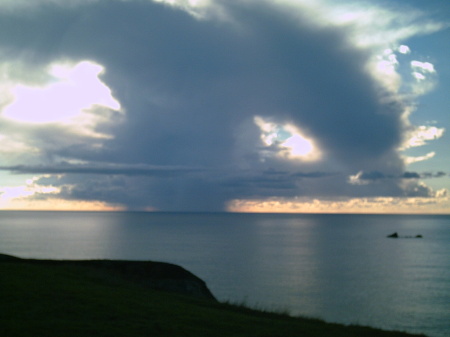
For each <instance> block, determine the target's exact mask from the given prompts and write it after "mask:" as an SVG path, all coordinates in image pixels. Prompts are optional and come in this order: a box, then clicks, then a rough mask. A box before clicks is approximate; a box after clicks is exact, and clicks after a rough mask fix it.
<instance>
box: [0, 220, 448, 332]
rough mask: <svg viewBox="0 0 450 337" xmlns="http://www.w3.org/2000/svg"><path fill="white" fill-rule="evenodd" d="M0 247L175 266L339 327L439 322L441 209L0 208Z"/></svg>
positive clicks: (253, 301)
mask: <svg viewBox="0 0 450 337" xmlns="http://www.w3.org/2000/svg"><path fill="white" fill-rule="evenodd" d="M395 231H396V232H399V233H400V234H402V235H416V234H419V233H420V234H422V235H423V236H424V238H423V239H388V238H386V235H387V234H390V233H392V232H395ZM0 252H2V253H6V254H12V255H17V256H20V257H32V258H56V259H93V258H108V259H130V260H159V261H167V262H172V263H177V264H180V265H182V266H183V267H185V268H187V269H189V270H190V271H192V272H193V273H195V274H197V275H198V276H200V277H201V278H203V279H204V280H205V281H206V282H207V284H208V285H209V287H210V288H211V290H212V292H213V293H214V294H215V295H216V296H217V297H218V298H219V299H220V300H231V301H236V302H242V301H244V302H246V303H247V304H249V305H253V306H257V307H262V308H267V309H279V310H284V309H287V310H289V311H290V312H291V313H292V314H302V315H306V316H312V317H321V318H324V319H326V320H328V321H335V322H341V323H358V324H367V325H372V326H377V327H382V328H387V329H400V330H407V331H410V332H425V333H427V334H429V335H430V336H444V335H445V334H446V332H448V322H449V321H450V309H449V307H448V303H450V282H449V281H450V259H449V256H450V217H449V216H381V215H380V216H373V215H372V216H371V215H261V214H259V215H255V214H254V215H250V214H170V213H89V212H86V213H83V212H79V213H76V212H0ZM446 329H447V330H446Z"/></svg>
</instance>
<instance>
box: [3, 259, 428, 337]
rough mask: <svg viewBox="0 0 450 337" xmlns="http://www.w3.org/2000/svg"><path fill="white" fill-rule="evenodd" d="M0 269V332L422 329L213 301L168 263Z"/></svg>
mask: <svg viewBox="0 0 450 337" xmlns="http://www.w3.org/2000/svg"><path fill="white" fill-rule="evenodd" d="M155 267H156V268H155ZM0 271H1V272H0V275H3V276H2V277H1V282H0V283H1V284H0V286H1V287H2V289H3V295H2V297H3V298H1V301H0V302H1V304H0V306H2V309H1V312H4V313H5V315H3V317H2V318H0V320H1V324H0V333H1V334H2V335H4V336H8V335H14V336H29V335H31V334H32V335H37V336H55V335H65V336H80V335H83V336H94V335H95V336H110V335H127V336H130V337H131V336H146V335H152V336H180V335H184V336H211V335H215V336H241V335H242V336H267V335H271V336H298V335H302V336H324V335H325V336H326V335H330V336H331V335H333V336H343V337H344V336H346V337H351V336H380V337H384V336H386V337H388V336H392V337H396V336H398V337H400V336H404V337H407V336H424V335H414V334H408V333H404V332H395V331H384V330H380V329H374V328H370V327H362V326H354V325H342V324H335V323H326V322H324V321H321V320H318V319H309V318H301V317H291V316H289V315H288V314H286V313H271V312H266V311H261V310H255V309H250V308H246V307H244V306H240V305H232V304H227V303H219V302H218V301H217V300H216V299H215V298H214V296H213V294H211V293H210V292H209V289H208V288H207V285H206V284H205V283H204V281H203V280H201V279H200V278H198V277H197V276H195V275H194V274H192V273H190V272H189V271H187V270H185V269H184V268H182V267H180V266H177V265H173V264H168V263H161V262H152V261H145V262H144V261H122V260H37V259H21V258H17V257H14V256H10V255H3V254H0ZM174 284H178V286H175V287H174ZM180 284H183V286H182V287H180V286H179V285H180ZM180 289H181V290H180ZM199 289H202V291H200V292H199ZM36 331H39V332H38V333H36ZM13 332H14V333H13Z"/></svg>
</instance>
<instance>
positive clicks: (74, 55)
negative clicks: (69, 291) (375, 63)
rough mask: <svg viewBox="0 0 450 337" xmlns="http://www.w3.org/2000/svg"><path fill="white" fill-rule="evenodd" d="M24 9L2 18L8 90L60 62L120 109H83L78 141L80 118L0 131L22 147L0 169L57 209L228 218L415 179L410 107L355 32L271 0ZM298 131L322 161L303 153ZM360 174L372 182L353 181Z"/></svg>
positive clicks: (39, 82) (398, 189)
mask: <svg viewBox="0 0 450 337" xmlns="http://www.w3.org/2000/svg"><path fill="white" fill-rule="evenodd" d="M56 3H57V5H55V4H56ZM219 3H220V6H219ZM18 8H19V9H20V10H19V9H15V10H10V11H5V12H3V13H2V14H0V55H1V57H2V59H3V60H6V62H5V66H4V69H3V71H4V72H5V73H8V74H9V77H10V81H11V82H13V83H22V84H24V85H25V84H26V85H28V86H34V87H39V86H41V87H42V86H45V85H46V84H48V83H50V82H51V81H52V80H54V77H53V78H52V76H51V74H50V73H49V69H50V68H49V67H51V65H52V64H57V63H60V64H66V63H70V64H73V65H76V64H79V63H80V62H83V61H84V62H89V63H88V64H89V65H92V67H94V66H97V65H98V66H99V67H101V72H99V75H98V77H95V76H97V75H95V76H94V75H92V77H93V78H94V79H97V81H98V83H101V84H104V85H105V86H107V87H108V88H109V89H110V93H109V94H110V97H109V98H110V101H112V99H114V102H115V101H117V102H119V103H120V107H119V106H115V107H114V106H113V105H112V104H111V103H110V105H109V106H108V105H107V104H106V103H102V102H103V101H101V100H99V101H98V102H97V101H96V102H95V103H93V104H91V105H89V106H86V107H83V109H84V113H86V116H87V117H86V118H88V117H89V118H91V119H89V121H91V122H90V123H87V122H86V124H83V125H84V129H83V132H81V131H80V128H79V125H80V124H76V123H78V122H73V121H72V119H70V123H75V124H70V123H69V122H67V123H65V124H64V123H51V122H47V123H34V124H30V123H24V122H20V121H16V120H14V119H13V120H11V119H7V118H3V119H2V120H1V121H0V123H1V124H0V126H1V127H2V131H1V132H2V134H3V135H4V136H5V137H7V138H8V139H9V141H10V142H13V141H14V143H10V144H11V145H10V146H11V147H12V146H17V149H18V150H17V151H15V152H14V154H12V153H11V152H10V151H9V152H8V151H6V150H3V151H2V168H0V169H2V170H4V171H9V172H12V173H15V174H17V173H20V174H25V173H27V174H32V175H40V178H38V179H37V180H36V182H35V183H37V184H42V185H47V186H54V187H56V188H59V192H58V193H56V194H53V195H51V196H48V197H49V198H55V197H58V198H63V199H68V200H71V199H74V200H95V201H102V202H106V203H112V204H119V205H122V206H123V207H125V208H126V209H149V208H151V209H158V210H169V211H174V210H175V211H203V210H208V211H221V210H226V209H227V204H228V203H229V202H230V201H232V200H235V199H262V198H268V197H282V198H294V197H308V196H310V197H363V196H403V195H405V185H404V184H403V181H404V180H405V179H408V180H410V181H411V183H412V181H413V180H414V179H415V178H419V176H416V175H415V174H414V175H413V174H411V172H405V170H406V167H405V161H404V158H403V157H402V156H401V154H400V151H399V149H400V148H401V147H402V146H403V144H404V142H405V140H406V136H407V134H408V132H411V130H412V128H413V127H412V126H411V124H410V122H409V121H408V118H407V116H408V111H409V110H408V109H409V107H410V106H409V102H408V101H406V100H404V98H403V97H402V96H401V95H399V94H398V93H397V92H395V91H393V90H391V88H389V87H388V86H386V85H385V84H384V83H383V82H382V81H380V80H379V79H378V78H377V77H376V76H374V75H373V73H372V72H371V71H370V70H369V67H368V65H369V64H370V62H371V60H372V59H373V55H374V49H373V48H372V46H367V47H362V46H360V45H357V44H355V42H354V40H352V38H351V37H352V36H353V35H352V33H353V31H352V29H353V28H352V27H351V26H345V25H343V26H339V27H337V26H334V25H323V24H319V23H318V22H314V20H313V19H311V17H310V13H309V12H308V11H306V10H305V11H304V12H302V11H296V12H295V13H291V12H289V11H287V10H286V8H285V7H283V6H282V5H279V4H276V3H275V2H273V3H272V2H269V1H267V2H266V1H261V2H258V1H243V2H240V3H234V2H232V3H225V2H212V3H211V5H210V6H209V7H205V8H202V9H198V10H197V11H194V10H193V9H192V10H191V11H188V10H185V9H186V8H188V9H189V7H188V6H187V5H186V6H185V7H183V6H181V5H180V6H178V7H177V6H169V5H166V4H163V3H160V2H152V1H101V0H98V1H86V2H81V1H79V2H77V1H75V2H71V5H70V6H69V5H63V4H61V3H58V2H46V1H42V2H41V3H40V4H39V5H36V6H32V7H28V6H26V5H25V4H23V6H18ZM183 8H184V10H183ZM8 64H9V65H10V66H9V68H7V65H8ZM11 69H13V70H14V71H13V70H11ZM19 70H20V71H19ZM49 74H50V75H49ZM61 81H62V80H61ZM12 100H13V97H12V96H11V97H10V99H6V100H5V101H4V102H0V103H2V106H0V108H3V111H4V109H5V108H6V107H7V106H8V105H9V104H10V103H11V101H12ZM102 104H103V105H102ZM41 112H42V111H34V113H35V114H40V113H41ZM84 120H85V121H86V119H84ZM255 121H260V123H259V124H258V123H257V122H255ZM268 125H270V126H271V128H272V129H270V130H269V127H267V128H268V129H267V130H269V131H266V133H267V137H266V140H265V139H264V137H262V134H263V133H264V126H268ZM271 130H272V131H271ZM273 130H275V131H273ZM292 130H294V131H292ZM295 132H298V134H299V135H301V136H302V139H303V138H304V139H307V140H308V141H309V142H310V144H312V145H311V146H312V148H313V150H311V151H313V152H314V153H315V155H314V156H310V157H308V156H307V155H302V154H300V155H297V156H295V155H294V152H293V151H292V147H290V145H289V144H291V143H289V142H287V141H288V140H289V139H291V140H292V141H293V140H294V138H290V137H293V136H294V135H295V134H296V133H295ZM269 139H270V140H269ZM20 149H22V150H20ZM358 172H369V173H364V174H360V175H359V177H358V179H359V181H364V183H361V184H358V183H354V182H355V180H354V181H353V183H352V182H351V181H350V180H351V179H350V180H349V177H351V176H354V175H356V174H357V173H358ZM386 177H389V179H386ZM407 189H408V190H410V189H411V186H409V187H408V188H407ZM34 197H35V198H45V197H46V196H45V195H44V194H42V193H41V194H36V195H35V196H34Z"/></svg>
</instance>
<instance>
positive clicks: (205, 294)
mask: <svg viewBox="0 0 450 337" xmlns="http://www.w3.org/2000/svg"><path fill="white" fill-rule="evenodd" d="M5 261H7V262H14V263H31V264H40V265H52V266H77V267H84V268H88V269H90V270H91V271H92V274H93V275H95V276H96V277H100V278H104V279H106V278H109V279H110V278H111V275H114V276H116V277H117V278H122V279H124V280H127V281H132V282H134V283H136V284H139V285H141V286H144V287H148V288H151V289H155V290H162V291H168V292H174V293H178V294H182V295H187V296H193V297H196V298H202V299H208V300H213V301H217V300H216V298H215V297H214V295H213V294H212V293H211V291H210V290H209V289H208V287H207V285H206V283H205V282H204V281H203V280H202V279H201V278H199V277H197V276H196V275H194V274H192V273H191V272H189V271H187V270H186V269H184V268H182V267H180V266H178V265H175V264H171V263H165V262H155V261H127V260H38V259H23V258H18V257H15V256H11V255H5V254H0V263H1V262H5Z"/></svg>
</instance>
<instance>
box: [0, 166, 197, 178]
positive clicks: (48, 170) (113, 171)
mask: <svg viewBox="0 0 450 337" xmlns="http://www.w3.org/2000/svg"><path fill="white" fill-rule="evenodd" d="M0 170H3V171H10V172H12V173H16V174H30V173H31V174H96V175H126V176H158V177H164V176H174V175H180V174H186V173H190V172H196V171H199V169H196V168H187V167H170V166H150V165H134V166H132V165H105V164H103V165H96V166H93V165H70V164H68V165H64V164H58V165H52V166H44V165H38V166H25V165H17V166H0Z"/></svg>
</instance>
